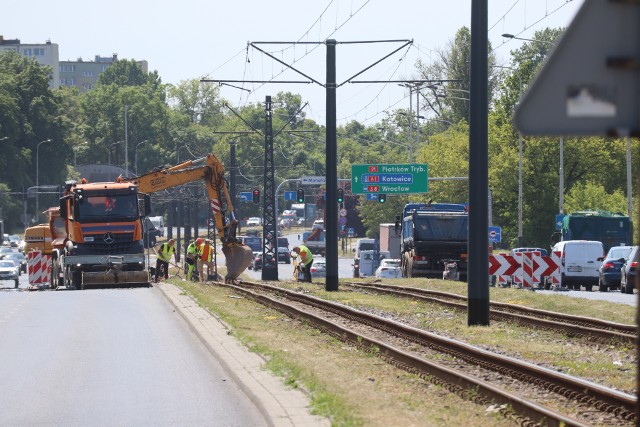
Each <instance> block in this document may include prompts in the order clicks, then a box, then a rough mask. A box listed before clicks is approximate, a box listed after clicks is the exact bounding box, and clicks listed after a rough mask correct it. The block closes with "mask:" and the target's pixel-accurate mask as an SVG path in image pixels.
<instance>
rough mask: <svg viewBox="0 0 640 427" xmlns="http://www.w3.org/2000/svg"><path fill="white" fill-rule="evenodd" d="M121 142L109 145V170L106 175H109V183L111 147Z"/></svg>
mask: <svg viewBox="0 0 640 427" xmlns="http://www.w3.org/2000/svg"><path fill="white" fill-rule="evenodd" d="M121 143H122V141H118V142H114V143H113V144H110V145H109V170H108V172H107V173H108V175H109V181H111V147H113V146H114V145H118V144H121Z"/></svg>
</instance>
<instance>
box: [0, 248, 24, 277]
mask: <svg viewBox="0 0 640 427" xmlns="http://www.w3.org/2000/svg"><path fill="white" fill-rule="evenodd" d="M0 259H10V260H12V261H14V262H15V263H16V264H18V265H19V266H20V272H22V273H26V272H27V257H26V256H24V254H23V253H22V252H11V253H6V254H2V255H0Z"/></svg>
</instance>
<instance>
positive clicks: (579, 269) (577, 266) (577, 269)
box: [567, 265, 582, 273]
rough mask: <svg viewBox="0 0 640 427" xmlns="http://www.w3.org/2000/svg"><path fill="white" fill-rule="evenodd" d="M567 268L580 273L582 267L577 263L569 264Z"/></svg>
mask: <svg viewBox="0 0 640 427" xmlns="http://www.w3.org/2000/svg"><path fill="white" fill-rule="evenodd" d="M567 270H568V271H570V272H572V273H580V272H581V271H582V267H580V266H579V265H570V266H569V268H568V269H567Z"/></svg>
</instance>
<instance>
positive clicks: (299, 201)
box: [296, 188, 304, 203]
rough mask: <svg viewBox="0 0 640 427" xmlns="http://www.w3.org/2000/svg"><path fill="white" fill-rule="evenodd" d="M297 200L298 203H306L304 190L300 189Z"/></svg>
mask: <svg viewBox="0 0 640 427" xmlns="http://www.w3.org/2000/svg"><path fill="white" fill-rule="evenodd" d="M296 200H297V201H298V203H304V190H303V189H302V188H298V192H297V196H296Z"/></svg>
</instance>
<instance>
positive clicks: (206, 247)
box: [198, 239, 215, 282]
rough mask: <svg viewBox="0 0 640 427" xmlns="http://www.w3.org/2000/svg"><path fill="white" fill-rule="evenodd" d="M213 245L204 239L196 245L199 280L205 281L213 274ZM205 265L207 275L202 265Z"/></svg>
mask: <svg viewBox="0 0 640 427" xmlns="http://www.w3.org/2000/svg"><path fill="white" fill-rule="evenodd" d="M214 250H215V249H214V247H213V246H211V240H209V239H205V240H204V242H203V243H202V244H201V245H200V246H199V247H198V275H199V276H200V281H201V282H206V281H207V278H208V277H209V276H211V275H213V272H214V267H213V251H214ZM205 265H206V266H207V275H206V276H205V274H204V267H205Z"/></svg>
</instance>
